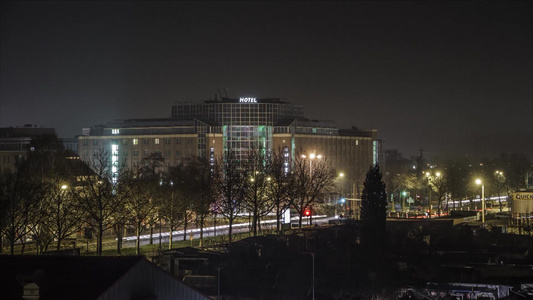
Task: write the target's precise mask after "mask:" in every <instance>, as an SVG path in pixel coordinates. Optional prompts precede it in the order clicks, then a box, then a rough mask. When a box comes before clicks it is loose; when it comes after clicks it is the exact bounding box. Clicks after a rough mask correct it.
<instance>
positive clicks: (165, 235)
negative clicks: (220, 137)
mask: <svg viewBox="0 0 533 300" xmlns="http://www.w3.org/2000/svg"><path fill="white" fill-rule="evenodd" d="M330 219H333V217H327V216H326V215H317V216H313V224H315V223H316V224H318V225H321V224H324V223H327V222H328V221H329V220H330ZM295 222H296V223H297V222H298V217H294V218H291V223H293V224H294V223H295ZM308 222H309V217H303V218H302V224H307V223H308ZM250 224H251V223H249V222H246V223H238V224H233V233H242V232H248V231H249V230H250ZM261 229H262V230H274V229H276V220H266V221H261ZM228 230H229V225H219V226H217V227H216V235H217V236H219V235H227V234H228ZM172 234H173V240H174V241H178V240H182V239H183V234H184V231H183V230H176V231H173V232H172ZM186 234H187V240H189V239H190V236H191V234H192V235H193V240H196V239H199V238H200V228H191V229H187V232H186ZM169 236H170V232H162V233H161V243H168V241H169ZM212 236H215V227H204V237H212ZM152 237H153V242H154V243H159V232H154V234H153V235H152ZM136 240H137V237H136V236H128V237H124V238H123V242H122V243H123V246H124V247H133V246H135V241H136ZM140 240H141V245H148V244H149V243H150V235H149V234H144V235H141V236H140Z"/></svg>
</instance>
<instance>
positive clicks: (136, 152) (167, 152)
mask: <svg viewBox="0 0 533 300" xmlns="http://www.w3.org/2000/svg"><path fill="white" fill-rule="evenodd" d="M92 153H93V155H98V153H99V150H93V152H92ZM122 153H123V155H124V156H128V150H124V151H123V152H122ZM155 153H158V154H162V153H161V151H155ZM132 154H133V156H139V150H133V151H132ZM149 154H150V152H149V151H148V150H144V151H143V156H148V155H149ZM187 155H189V156H191V155H193V150H192V149H187ZM83 156H84V157H87V156H89V150H83ZM165 156H170V150H165ZM176 156H181V150H176ZM5 158H6V157H4V160H5ZM4 162H5V161H4Z"/></svg>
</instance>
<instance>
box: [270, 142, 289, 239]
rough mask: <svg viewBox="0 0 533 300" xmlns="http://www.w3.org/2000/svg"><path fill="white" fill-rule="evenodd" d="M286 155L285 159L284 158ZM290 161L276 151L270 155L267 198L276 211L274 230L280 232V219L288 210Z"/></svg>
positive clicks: (280, 150)
mask: <svg viewBox="0 0 533 300" xmlns="http://www.w3.org/2000/svg"><path fill="white" fill-rule="evenodd" d="M285 155H287V157H286V156H285ZM289 166H290V161H289V157H288V153H287V154H285V153H284V152H283V150H282V149H278V150H277V151H275V152H274V153H273V154H272V158H271V160H270V172H269V173H270V177H271V183H270V188H269V189H268V197H270V199H272V201H273V205H274V207H275V210H276V230H277V231H278V232H279V231H280V230H281V217H282V214H283V212H284V211H285V210H286V209H289V208H290V204H291V202H290V197H289V192H290V191H291V189H292V188H291V183H292V182H293V181H292V180H291V173H290V172H289V169H290V168H289Z"/></svg>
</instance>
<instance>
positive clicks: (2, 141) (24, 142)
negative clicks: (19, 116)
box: [0, 124, 56, 174]
mask: <svg viewBox="0 0 533 300" xmlns="http://www.w3.org/2000/svg"><path fill="white" fill-rule="evenodd" d="M55 135H56V132H55V129H54V128H42V127H37V126H36V125H30V124H26V125H24V126H23V127H4V128H0V174H2V173H4V172H14V171H15V170H16V164H17V162H20V161H21V160H24V159H26V156H27V154H28V151H32V149H30V142H31V140H32V139H33V138H36V137H44V136H55Z"/></svg>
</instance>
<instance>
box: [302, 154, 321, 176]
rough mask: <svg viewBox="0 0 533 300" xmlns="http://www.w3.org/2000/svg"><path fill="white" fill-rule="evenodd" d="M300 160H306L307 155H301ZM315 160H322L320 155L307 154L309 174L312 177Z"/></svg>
mask: <svg viewBox="0 0 533 300" xmlns="http://www.w3.org/2000/svg"><path fill="white" fill-rule="evenodd" d="M302 158H304V159H305V158H307V155H305V154H302ZM315 158H318V159H320V158H322V155H321V154H318V155H316V154H315V153H311V154H309V174H310V175H312V174H313V159H315Z"/></svg>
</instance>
